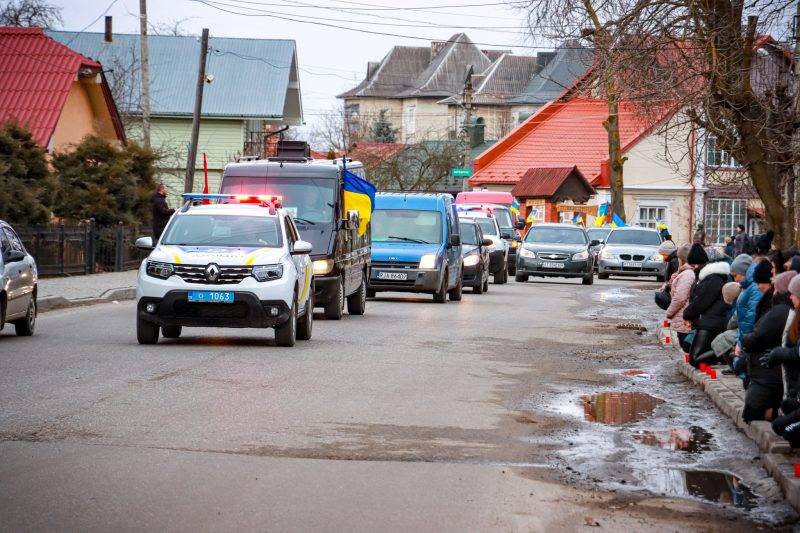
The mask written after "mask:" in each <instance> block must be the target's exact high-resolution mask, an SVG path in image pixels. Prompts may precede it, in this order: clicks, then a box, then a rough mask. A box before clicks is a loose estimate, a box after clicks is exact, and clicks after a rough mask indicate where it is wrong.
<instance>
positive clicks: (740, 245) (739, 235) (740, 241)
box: [733, 224, 750, 257]
mask: <svg viewBox="0 0 800 533" xmlns="http://www.w3.org/2000/svg"><path fill="white" fill-rule="evenodd" d="M749 240H750V236H749V235H747V232H746V231H745V230H744V226H743V225H742V224H738V225H737V226H736V236H735V237H734V238H733V257H736V256H738V255H740V254H744V253H747V243H748V241H749Z"/></svg>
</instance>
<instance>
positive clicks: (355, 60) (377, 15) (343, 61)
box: [50, 0, 542, 123]
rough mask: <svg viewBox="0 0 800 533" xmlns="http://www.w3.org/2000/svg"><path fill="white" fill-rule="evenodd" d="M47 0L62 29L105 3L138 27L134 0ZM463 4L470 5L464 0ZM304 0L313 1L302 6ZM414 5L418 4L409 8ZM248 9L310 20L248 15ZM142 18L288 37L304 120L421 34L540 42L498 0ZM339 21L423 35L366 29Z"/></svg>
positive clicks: (404, 0) (275, 5) (254, 2)
mask: <svg viewBox="0 0 800 533" xmlns="http://www.w3.org/2000/svg"><path fill="white" fill-rule="evenodd" d="M206 1H207V3H208V4H215V5H217V6H218V7H219V8H222V9H226V10H230V11H238V12H241V13H245V12H249V13H250V14H249V15H238V14H233V13H227V12H223V11H220V10H218V9H215V8H214V7H211V5H207V4H204V3H203V2H206ZM50 2H51V3H53V4H55V5H58V6H61V7H63V8H64V9H63V12H62V16H63V18H64V29H66V30H71V31H77V30H83V29H85V30H86V31H103V16H102V15H103V14H104V12H105V11H106V9H108V12H107V13H105V14H108V15H112V16H113V17H114V31H115V32H117V33H137V32H138V31H139V21H138V13H139V2H138V0H116V1H112V0H50ZM467 4H473V6H472V7H464V6H465V5H467ZM475 4H483V5H475ZM486 4H493V5H486ZM310 5H313V6H314V7H303V6H310ZM109 6H110V7H109ZM398 6H402V7H398ZM433 6H447V7H446V8H445V7H442V8H441V9H437V8H436V7H433ZM456 6H457V7H456ZM417 7H418V8H421V9H414V8H417ZM432 7H433V8H432ZM376 8H377V9H376ZM381 8H383V9H381ZM385 8H391V9H388V10H387V9H385ZM352 10H360V11H352ZM256 12H259V13H262V14H263V13H271V14H279V15H280V16H285V17H288V18H294V19H300V20H305V21H308V22H313V24H308V23H301V22H294V21H288V20H280V19H276V18H272V17H267V16H256ZM148 18H149V19H150V22H151V23H152V25H153V26H156V27H158V26H159V25H160V24H169V23H173V22H175V21H179V20H183V23H182V24H181V27H182V28H183V29H184V30H185V31H186V32H187V33H190V34H199V33H200V30H201V29H202V28H204V27H208V28H209V30H210V32H211V35H212V36H215V35H216V36H219V37H253V38H276V39H294V40H295V41H296V42H297V50H298V58H299V63H300V67H301V69H303V71H301V73H300V83H301V88H302V94H303V106H304V114H305V117H306V122H307V123H313V122H315V121H316V120H318V119H319V116H320V114H321V113H327V112H330V109H331V108H332V107H333V106H334V105H335V103H336V99H335V98H334V97H335V95H336V94H338V93H340V92H342V91H344V90H346V89H349V88H351V87H352V86H354V85H355V84H356V83H357V82H358V81H360V80H361V79H363V77H364V74H365V71H366V64H367V61H378V60H380V59H381V58H382V57H383V56H384V55H385V54H386V53H387V52H388V51H389V49H390V48H391V47H392V46H394V45H396V44H405V45H416V46H427V43H426V40H429V39H447V38H449V37H450V36H451V35H452V34H453V33H457V32H458V31H464V32H466V33H467V35H469V36H470V38H471V39H472V40H473V41H475V42H479V43H486V47H487V48H509V49H513V51H514V53H517V54H528V55H533V54H535V53H536V49H532V48H526V47H529V46H532V45H533V44H542V42H539V43H534V41H533V40H532V39H531V38H530V36H528V35H527V33H526V32H525V29H524V24H523V22H524V21H523V19H522V13H521V12H520V11H518V10H516V9H514V8H512V7H510V6H508V5H503V1H502V0H427V1H422V0H358V1H356V0H246V1H245V0H202V2H200V1H192V0H149V1H148ZM95 19H97V20H96V22H94V23H92V21H94V20H95ZM334 19H339V20H334ZM345 20H348V21H354V22H344V21H345ZM319 23H324V24H331V25H333V26H336V27H326V26H322V25H320V24H319ZM87 26H88V27H87ZM417 26H420V27H417ZM343 27H352V28H358V29H359V30H366V31H376V32H384V33H390V34H400V35H403V36H417V37H422V38H425V39H426V40H418V39H412V38H408V37H395V36H387V35H370V34H367V33H363V32H356V31H349V30H346V29H342V28H343ZM475 28H481V29H475Z"/></svg>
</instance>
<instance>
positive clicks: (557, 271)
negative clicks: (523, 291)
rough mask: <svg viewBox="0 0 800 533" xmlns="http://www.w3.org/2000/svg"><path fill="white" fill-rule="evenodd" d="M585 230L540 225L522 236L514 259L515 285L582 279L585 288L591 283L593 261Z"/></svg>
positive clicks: (545, 224)
mask: <svg viewBox="0 0 800 533" xmlns="http://www.w3.org/2000/svg"><path fill="white" fill-rule="evenodd" d="M597 244H598V241H590V240H589V236H588V235H587V234H586V230H584V229H583V228H581V227H580V226H574V225H572V224H556V223H542V224H536V225H535V226H532V227H531V228H530V229H529V230H528V232H527V233H526V234H525V239H524V240H523V242H522V247H521V248H520V249H519V254H517V255H518V259H517V273H516V275H515V277H514V279H515V280H516V281H519V282H525V281H528V278H529V277H530V276H537V277H562V278H581V282H582V283H583V284H584V285H591V284H592V283H594V265H593V263H594V258H593V257H592V254H591V253H589V247H590V246H592V245H597Z"/></svg>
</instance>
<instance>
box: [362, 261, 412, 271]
mask: <svg viewBox="0 0 800 533" xmlns="http://www.w3.org/2000/svg"><path fill="white" fill-rule="evenodd" d="M370 264H371V265H372V268H399V269H405V270H408V269H412V268H418V267H419V261H415V262H413V263H411V262H408V261H395V262H390V261H372V262H371V263H370Z"/></svg>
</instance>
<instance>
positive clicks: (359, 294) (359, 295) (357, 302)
mask: <svg viewBox="0 0 800 533" xmlns="http://www.w3.org/2000/svg"><path fill="white" fill-rule="evenodd" d="M366 310H367V281H366V278H364V276H361V284H360V285H359V286H358V290H357V291H356V292H354V293H353V294H351V295H350V296H348V297H347V312H348V314H351V315H363V314H364V311H366Z"/></svg>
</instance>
